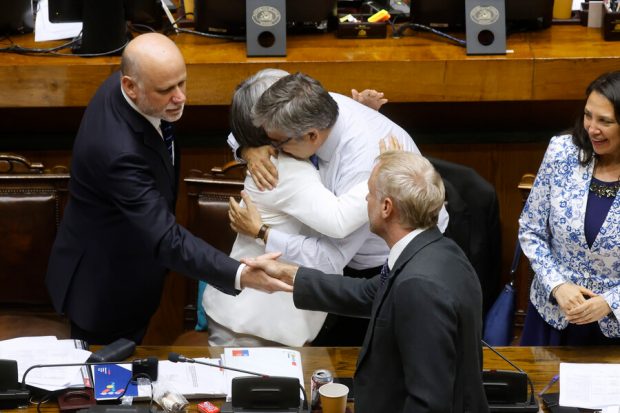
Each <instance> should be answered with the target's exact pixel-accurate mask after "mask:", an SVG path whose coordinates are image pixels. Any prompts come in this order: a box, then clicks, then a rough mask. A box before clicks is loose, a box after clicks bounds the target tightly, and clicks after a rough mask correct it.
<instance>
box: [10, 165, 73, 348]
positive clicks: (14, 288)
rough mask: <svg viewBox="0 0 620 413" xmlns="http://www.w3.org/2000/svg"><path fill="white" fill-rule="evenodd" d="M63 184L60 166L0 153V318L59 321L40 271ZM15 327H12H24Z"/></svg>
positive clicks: (65, 191)
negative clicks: (50, 167) (35, 318)
mask: <svg viewBox="0 0 620 413" xmlns="http://www.w3.org/2000/svg"><path fill="white" fill-rule="evenodd" d="M68 182H69V173H68V172H67V168H65V167H56V168H55V169H53V170H47V169H45V168H44V167H43V165H42V164H39V163H31V162H29V161H28V160H27V159H26V158H24V157H21V156H18V155H13V154H0V239H2V248H0V263H2V265H0V285H2V289H0V315H3V316H9V317H10V319H11V320H13V321H15V320H18V319H16V318H15V317H16V316H21V315H33V316H43V317H47V318H51V319H60V318H59V317H58V316H56V315H55V312H54V310H53V308H52V305H51V301H50V298H49V295H48V293H47V288H46V287H45V272H46V269H47V261H48V257H49V254H50V251H51V248H52V244H53V242H54V239H55V237H56V232H57V229H58V225H59V223H60V219H61V217H62V214H63V210H64V207H65V205H66V203H67V199H68V188H67V187H68ZM18 324H19V322H16V325H15V328H20V327H21V328H23V327H25V326H24V325H21V326H19V325H18ZM31 326H34V324H31ZM2 327H4V326H2ZM5 333H6V334H8V335H9V336H10V335H12V334H13V333H10V332H3V331H0V338H8V337H7V335H5ZM35 333H37V332H36V331H35ZM46 333H47V331H41V334H46Z"/></svg>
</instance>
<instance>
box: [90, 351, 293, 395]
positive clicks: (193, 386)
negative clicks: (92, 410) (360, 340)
mask: <svg viewBox="0 0 620 413" xmlns="http://www.w3.org/2000/svg"><path fill="white" fill-rule="evenodd" d="M195 360H196V361H197V362H201V361H202V362H205V363H210V364H215V365H219V366H227V367H233V368H237V369H242V370H247V371H252V372H256V373H260V374H263V375H268V376H285V377H295V378H297V379H298V380H299V382H300V383H301V385H302V386H303V383H304V379H303V377H304V375H303V369H302V365H301V355H300V354H299V352H298V351H295V350H291V349H287V348H270V347H252V348H246V347H244V348H227V349H225V350H224V354H223V355H222V357H221V359H209V358H196V359H195ZM92 372H93V380H94V382H95V398H96V399H97V400H105V399H113V398H117V397H118V396H119V395H120V394H122V391H123V389H124V387H125V386H126V385H127V382H128V381H129V378H130V377H131V366H130V365H121V364H119V365H116V364H110V365H102V366H93V369H92ZM240 376H248V374H245V373H239V372H236V371H231V370H226V369H221V368H217V367H212V366H205V365H201V364H198V363H172V362H170V361H167V360H166V361H160V362H159V368H158V374H157V385H158V386H160V385H163V386H164V388H171V389H174V390H176V391H177V392H179V393H181V394H183V395H184V396H185V397H186V398H188V399H197V398H207V397H209V398H214V397H228V398H229V399H230V397H229V396H230V394H231V386H232V379H233V378H235V377H240ZM125 394H126V395H127V396H133V397H134V398H136V399H138V400H140V399H145V398H149V397H150V394H151V388H150V385H148V384H144V385H137V386H136V385H135V384H130V385H129V387H127V391H126V393H125ZM300 397H302V395H301V394H300Z"/></svg>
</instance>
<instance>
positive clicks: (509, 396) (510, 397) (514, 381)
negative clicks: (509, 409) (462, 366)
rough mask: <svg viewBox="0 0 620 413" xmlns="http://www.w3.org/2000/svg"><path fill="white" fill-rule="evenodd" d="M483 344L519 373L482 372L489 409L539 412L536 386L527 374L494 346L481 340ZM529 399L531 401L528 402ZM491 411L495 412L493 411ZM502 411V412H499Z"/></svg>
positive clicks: (502, 371) (503, 371)
mask: <svg viewBox="0 0 620 413" xmlns="http://www.w3.org/2000/svg"><path fill="white" fill-rule="evenodd" d="M480 341H481V342H482V344H483V345H484V346H485V347H487V348H488V349H489V350H491V351H492V352H493V353H495V354H496V355H497V356H498V357H500V358H501V359H502V360H504V361H505V362H506V363H508V364H510V365H511V366H512V367H513V368H514V369H515V370H517V371H506V370H483V371H482V384H483V386H484V392H485V393H486V396H487V400H488V402H489V407H491V406H495V407H502V406H513V407H516V406H523V411H530V410H529V407H531V406H533V407H532V408H534V407H535V410H532V411H534V412H537V411H538V403H537V402H536V396H535V395H534V385H533V384H532V381H531V380H530V378H529V377H528V376H527V373H526V372H525V371H523V370H522V369H521V368H520V367H519V366H517V365H516V364H514V363H513V362H512V361H510V360H508V359H507V358H506V357H504V355H502V354H501V353H500V352H499V351H497V350H495V349H494V348H493V346H491V345H490V344H489V343H487V342H486V341H484V340H480ZM528 383H529V387H530V392H531V396H530V397H528V390H527V387H528ZM528 399H529V400H528ZM491 411H494V410H493V409H492V410H491ZM497 411H500V410H497Z"/></svg>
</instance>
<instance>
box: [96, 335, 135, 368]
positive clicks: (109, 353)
mask: <svg viewBox="0 0 620 413" xmlns="http://www.w3.org/2000/svg"><path fill="white" fill-rule="evenodd" d="M135 351H136V343H134V342H133V341H131V340H128V339H126V338H119V339H118V340H116V341H113V342H112V343H110V344H108V345H106V346H105V347H102V348H100V349H99V350H97V351H96V352H94V353H93V354H91V355H90V357H89V358H88V360H87V362H89V363H100V362H105V361H123V360H125V359H126V358H128V357H130V356H131V355H132V354H133V353H134V352H135Z"/></svg>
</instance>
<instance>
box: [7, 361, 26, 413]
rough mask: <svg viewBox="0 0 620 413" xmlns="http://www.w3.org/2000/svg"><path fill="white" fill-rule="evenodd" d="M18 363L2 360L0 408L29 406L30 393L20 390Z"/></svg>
mask: <svg viewBox="0 0 620 413" xmlns="http://www.w3.org/2000/svg"><path fill="white" fill-rule="evenodd" d="M20 387H21V386H20V385H19V381H18V378H17V361H15V360H0V408H1V409H15V408H17V407H23V406H27V405H28V399H29V398H30V392H29V391H28V390H26V389H22V388H20Z"/></svg>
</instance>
